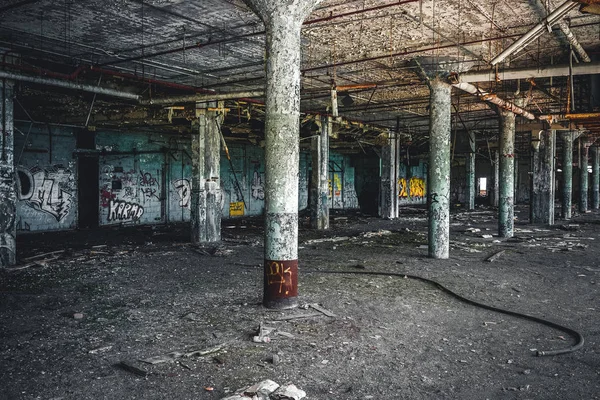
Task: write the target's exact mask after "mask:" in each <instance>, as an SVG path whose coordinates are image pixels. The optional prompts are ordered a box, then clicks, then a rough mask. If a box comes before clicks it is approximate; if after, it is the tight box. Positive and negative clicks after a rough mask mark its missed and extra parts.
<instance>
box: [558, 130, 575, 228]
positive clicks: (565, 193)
mask: <svg viewBox="0 0 600 400" xmlns="http://www.w3.org/2000/svg"><path fill="white" fill-rule="evenodd" d="M560 138H561V139H562V141H563V153H562V173H563V180H562V217H563V219H571V207H572V202H573V132H571V131H569V132H561V134H560Z"/></svg>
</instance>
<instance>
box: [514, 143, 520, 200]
mask: <svg viewBox="0 0 600 400" xmlns="http://www.w3.org/2000/svg"><path fill="white" fill-rule="evenodd" d="M514 183H515V184H514V186H515V192H514V194H513V199H514V201H513V203H514V204H515V205H516V204H517V201H518V200H517V199H518V197H519V196H518V195H519V155H518V154H517V153H515V180H514Z"/></svg>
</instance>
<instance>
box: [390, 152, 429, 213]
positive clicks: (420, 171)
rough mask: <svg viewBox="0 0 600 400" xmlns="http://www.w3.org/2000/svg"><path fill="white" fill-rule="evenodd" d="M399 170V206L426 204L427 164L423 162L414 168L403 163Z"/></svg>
mask: <svg viewBox="0 0 600 400" xmlns="http://www.w3.org/2000/svg"><path fill="white" fill-rule="evenodd" d="M398 170H399V172H398V182H397V184H398V204H399V205H401V206H402V205H408V204H426V203H427V163H425V162H423V160H420V161H419V165H414V166H408V165H406V164H405V163H401V164H400V166H399V168H398Z"/></svg>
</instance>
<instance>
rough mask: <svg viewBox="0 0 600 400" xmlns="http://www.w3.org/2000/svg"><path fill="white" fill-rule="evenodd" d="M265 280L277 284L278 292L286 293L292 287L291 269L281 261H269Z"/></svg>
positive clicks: (270, 283)
mask: <svg viewBox="0 0 600 400" xmlns="http://www.w3.org/2000/svg"><path fill="white" fill-rule="evenodd" d="M267 280H268V284H269V286H270V285H273V284H275V285H279V294H285V295H288V294H289V292H290V290H291V287H292V269H291V267H289V266H287V267H286V266H285V265H284V263H283V262H277V261H270V262H269V264H268V268H267Z"/></svg>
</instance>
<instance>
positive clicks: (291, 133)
mask: <svg viewBox="0 0 600 400" xmlns="http://www.w3.org/2000/svg"><path fill="white" fill-rule="evenodd" d="M244 1H245V3H246V4H248V5H249V6H250V8H252V10H254V12H255V13H256V14H257V15H258V16H259V17H260V18H261V19H262V21H263V23H264V25H265V29H266V44H267V49H266V50H267V65H266V76H267V84H266V90H265V97H266V102H265V121H266V122H265V250H264V251H265V253H264V258H265V263H264V286H263V287H264V292H263V304H264V305H265V306H266V307H268V308H279V309H282V308H293V307H296V306H297V305H298V172H299V157H300V156H299V155H300V148H299V135H300V124H299V119H300V55H301V54H300V53H301V35H300V30H301V27H302V23H303V22H304V20H305V19H306V17H307V16H308V15H309V14H310V12H311V11H312V9H313V8H314V7H315V6H316V5H317V4H318V3H319V2H320V0H287V1H279V0H244Z"/></svg>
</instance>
